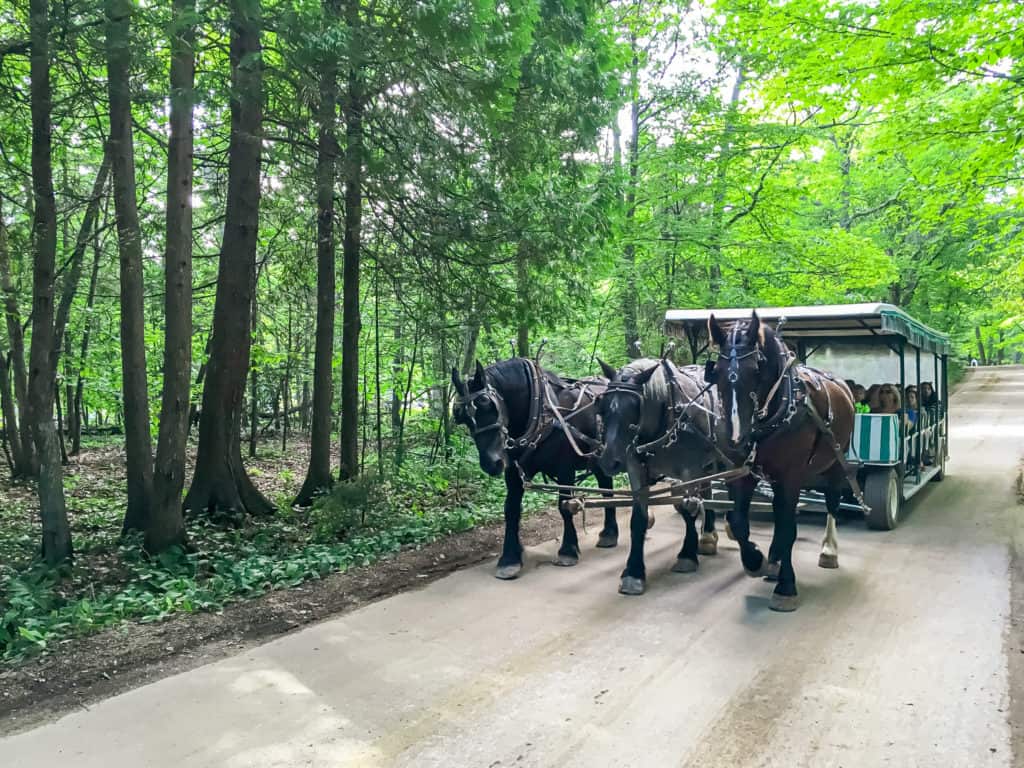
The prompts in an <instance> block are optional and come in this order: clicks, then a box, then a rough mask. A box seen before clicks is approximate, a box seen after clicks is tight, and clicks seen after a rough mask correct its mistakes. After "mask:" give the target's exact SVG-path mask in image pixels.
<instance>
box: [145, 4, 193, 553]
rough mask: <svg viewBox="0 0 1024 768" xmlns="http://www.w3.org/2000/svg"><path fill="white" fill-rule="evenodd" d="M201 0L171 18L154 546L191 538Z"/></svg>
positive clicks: (150, 532) (177, 8)
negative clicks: (185, 502) (184, 504)
mask: <svg viewBox="0 0 1024 768" xmlns="http://www.w3.org/2000/svg"><path fill="white" fill-rule="evenodd" d="M195 9H196V4H195V0H174V3H173V6H172V11H173V14H174V18H173V21H172V22H171V73H170V80H171V112H170V120H169V122H170V128H171V135H170V141H169V144H168V152H167V242H166V248H165V251H164V371H163V373H164V384H163V392H162V394H161V397H160V427H159V430H160V431H159V434H158V436H157V445H156V462H155V465H154V472H153V502H152V504H151V506H150V518H149V525H148V526H147V527H146V551H148V552H162V551H163V550H165V549H167V548H168V547H171V546H174V545H181V544H183V543H184V542H185V520H184V517H183V515H182V509H181V491H182V489H183V488H184V487H185V451H186V448H187V445H188V417H189V406H190V398H189V394H190V393H189V386H190V384H191V382H192V152H193V127H192V109H193V107H192V105H193V101H194V95H193V88H194V85H195V51H194V44H195V22H194V19H193V16H194V15H195Z"/></svg>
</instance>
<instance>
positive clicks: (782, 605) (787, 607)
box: [768, 592, 799, 613]
mask: <svg viewBox="0 0 1024 768" xmlns="http://www.w3.org/2000/svg"><path fill="white" fill-rule="evenodd" d="M798 604H799V597H798V596H797V595H780V594H778V593H776V592H773V593H772V599H771V600H769V601H768V607H769V608H771V609H772V610H773V611H778V612H779V613H792V612H793V611H795V610H796V609H797V605H798Z"/></svg>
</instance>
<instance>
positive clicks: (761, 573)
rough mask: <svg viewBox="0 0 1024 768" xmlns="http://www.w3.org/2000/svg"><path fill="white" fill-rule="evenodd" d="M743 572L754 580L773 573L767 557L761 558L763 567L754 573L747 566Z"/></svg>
mask: <svg viewBox="0 0 1024 768" xmlns="http://www.w3.org/2000/svg"><path fill="white" fill-rule="evenodd" d="M743 572H744V573H745V574H747V576H749V577H750V578H752V579H759V578H761V577H762V576H767V575H768V574H769V573H771V567H770V565H769V563H768V558H767V557H762V558H761V567H760V568H758V569H757V570H756V571H752V570H750V569H749V568H747V567H746V566H744V568H743Z"/></svg>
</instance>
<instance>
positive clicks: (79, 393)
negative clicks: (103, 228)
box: [69, 232, 103, 456]
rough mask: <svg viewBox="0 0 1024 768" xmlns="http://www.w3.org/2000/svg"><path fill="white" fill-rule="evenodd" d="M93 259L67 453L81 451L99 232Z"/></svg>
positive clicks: (94, 241) (97, 263) (99, 253)
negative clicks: (83, 406) (69, 445)
mask: <svg viewBox="0 0 1024 768" xmlns="http://www.w3.org/2000/svg"><path fill="white" fill-rule="evenodd" d="M92 247H93V260H92V274H91V275H90V276H89V293H88V295H87V296H86V299H85V307H86V313H85V326H84V327H83V329H82V347H81V351H80V352H79V356H78V381H77V382H76V383H75V405H74V411H75V417H74V420H73V429H74V431H73V432H72V434H71V450H70V452H69V455H71V456H77V455H78V454H79V453H81V451H82V426H83V424H84V423H85V420H86V418H87V414H86V413H85V411H84V409H83V408H82V397H83V395H84V394H85V376H84V375H83V374H82V371H84V370H85V366H86V362H87V360H88V357H89V334H90V333H91V332H92V308H93V304H95V302H96V284H97V283H98V282H99V276H100V256H101V255H102V253H103V249H102V248H100V240H99V234H97V233H96V232H94V233H93V246H92Z"/></svg>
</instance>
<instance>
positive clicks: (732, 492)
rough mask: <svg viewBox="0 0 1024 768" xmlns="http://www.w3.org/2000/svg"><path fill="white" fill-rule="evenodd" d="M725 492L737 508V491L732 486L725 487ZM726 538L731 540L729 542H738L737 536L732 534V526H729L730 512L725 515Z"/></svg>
mask: <svg viewBox="0 0 1024 768" xmlns="http://www.w3.org/2000/svg"><path fill="white" fill-rule="evenodd" d="M725 492H726V493H727V494H728V495H729V501H731V502H732V503H733V506H736V489H735V488H733V486H732V484H728V485H726V486H725ZM725 537H726V538H727V539H729V541H736V536H735V535H734V534H733V532H732V526H731V525H729V513H728V512H726V513H725Z"/></svg>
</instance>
